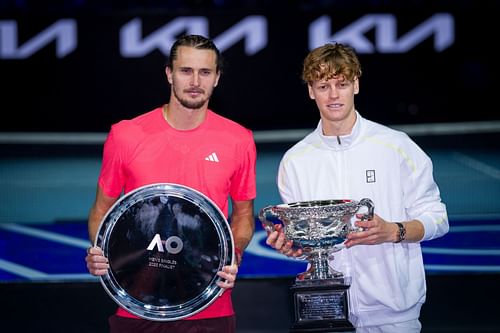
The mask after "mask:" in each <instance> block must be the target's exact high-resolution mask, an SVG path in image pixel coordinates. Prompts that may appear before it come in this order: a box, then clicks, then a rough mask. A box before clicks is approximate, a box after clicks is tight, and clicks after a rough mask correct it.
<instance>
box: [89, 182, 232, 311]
mask: <svg viewBox="0 0 500 333" xmlns="http://www.w3.org/2000/svg"><path fill="white" fill-rule="evenodd" d="M95 245H96V246H98V247H100V248H102V249H103V251H104V255H105V256H106V257H107V258H108V260H109V264H110V268H109V270H108V273H107V274H106V275H104V276H102V277H101V283H102V284H103V286H104V288H105V289H106V291H107V292H108V294H109V295H110V296H111V297H112V298H113V300H114V301H115V302H117V303H118V304H119V305H120V306H121V307H123V308H124V309H126V310H127V311H129V312H131V313H133V314H135V315H137V316H139V317H142V318H145V319H150V320H157V321H168V320H178V319H182V318H185V317H189V316H191V315H193V314H195V313H197V312H199V311H201V310H203V309H204V308H206V307H207V306H208V305H210V304H211V303H212V302H213V301H214V300H215V299H216V298H217V297H218V296H219V295H220V294H221V292H222V291H223V290H222V288H220V287H218V286H217V281H219V280H220V278H219V277H218V276H217V272H218V271H220V270H221V269H222V267H223V266H225V265H231V263H232V262H233V257H234V245H233V239H232V234H231V229H230V227H229V224H228V222H227V220H226V219H225V217H224V215H223V214H222V212H221V211H220V210H219V209H218V207H217V206H216V205H215V204H214V203H213V202H212V201H211V200H210V199H208V198H207V197H206V196H205V195H203V194H202V193H200V192H197V191H195V190H193V189H191V188H189V187H186V186H181V185H177V184H152V185H148V186H144V187H141V188H139V189H137V190H135V191H133V192H130V193H128V194H127V195H125V196H123V197H122V198H121V199H120V200H118V201H117V202H116V203H115V205H113V207H111V209H110V210H109V212H108V213H107V214H106V216H105V217H104V219H103V221H102V223H101V226H100V228H99V231H98V236H97V241H96V244H95Z"/></svg>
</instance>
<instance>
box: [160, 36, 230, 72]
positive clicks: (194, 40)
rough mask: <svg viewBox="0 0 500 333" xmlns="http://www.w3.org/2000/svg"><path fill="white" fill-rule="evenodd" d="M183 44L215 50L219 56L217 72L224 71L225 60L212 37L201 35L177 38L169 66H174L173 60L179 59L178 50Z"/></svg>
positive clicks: (171, 52)
mask: <svg viewBox="0 0 500 333" xmlns="http://www.w3.org/2000/svg"><path fill="white" fill-rule="evenodd" d="M181 46H189V47H193V48H195V49H199V50H212V51H214V52H215V55H216V58H217V59H216V62H217V72H222V63H223V60H222V56H221V54H220V51H219V49H218V48H217V46H216V45H215V43H214V42H213V41H212V40H211V39H209V38H207V37H204V36H200V35H185V36H182V37H180V38H179V39H177V40H176V41H175V43H174V44H173V45H172V48H171V49H170V56H169V57H168V62H167V66H168V67H170V68H173V62H174V60H175V59H177V50H178V49H179V47H181Z"/></svg>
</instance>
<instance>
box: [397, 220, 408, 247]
mask: <svg viewBox="0 0 500 333" xmlns="http://www.w3.org/2000/svg"><path fill="white" fill-rule="evenodd" d="M396 224H397V226H398V228H399V239H398V240H397V241H396V242H395V243H400V242H402V241H404V240H405V239H406V228H405V226H404V225H403V223H401V222H396Z"/></svg>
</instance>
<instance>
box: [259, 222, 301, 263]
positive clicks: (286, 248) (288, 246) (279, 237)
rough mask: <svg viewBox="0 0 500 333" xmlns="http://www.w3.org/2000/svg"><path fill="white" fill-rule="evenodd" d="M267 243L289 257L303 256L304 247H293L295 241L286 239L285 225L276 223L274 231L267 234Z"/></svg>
mask: <svg viewBox="0 0 500 333" xmlns="http://www.w3.org/2000/svg"><path fill="white" fill-rule="evenodd" d="M266 244H267V245H269V246H271V247H272V248H274V249H276V250H277V251H278V252H280V253H282V254H284V255H286V256H288V257H301V256H302V249H300V248H299V249H295V248H293V247H292V246H293V241H291V240H288V241H287V240H286V237H285V233H284V231H283V225H281V224H275V225H274V231H273V232H270V233H269V234H268V235H267V239H266Z"/></svg>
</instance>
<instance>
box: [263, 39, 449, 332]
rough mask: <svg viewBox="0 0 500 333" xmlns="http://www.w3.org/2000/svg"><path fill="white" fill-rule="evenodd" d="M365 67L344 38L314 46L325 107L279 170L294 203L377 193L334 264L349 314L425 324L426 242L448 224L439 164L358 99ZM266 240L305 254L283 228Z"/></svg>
mask: <svg viewBox="0 0 500 333" xmlns="http://www.w3.org/2000/svg"><path fill="white" fill-rule="evenodd" d="M360 77H361V66H360V63H359V60H358V57H357V56H356V53H355V51H354V49H352V48H351V47H349V46H347V45H342V44H339V43H334V44H326V45H324V46H321V47H318V48H316V49H314V50H313V51H311V52H310V53H309V55H308V56H307V57H306V59H305V60H304V66H303V72H302V79H303V80H304V81H305V82H306V83H307V85H308V91H309V96H310V98H311V99H313V100H315V102H316V105H317V107H318V109H319V112H320V121H319V124H318V127H317V128H316V130H314V131H313V132H312V133H310V134H309V135H307V136H306V137H305V138H304V139H302V140H301V141H300V142H298V143H297V144H295V145H294V146H293V147H292V148H290V149H289V150H288V151H287V152H286V153H285V155H284V156H283V158H282V160H281V163H280V167H279V171H278V178H277V182H278V188H279V192H280V195H281V198H282V200H283V201H284V202H285V203H291V202H297V201H311V200H329V199H353V200H360V199H362V198H370V199H371V200H372V201H373V203H374V206H375V215H374V217H373V219H371V220H367V221H361V220H359V221H356V222H355V223H356V225H357V226H359V227H362V228H363V229H364V231H360V232H353V233H350V234H349V235H348V236H347V239H346V241H345V248H344V249H342V250H340V251H339V252H336V253H335V255H334V257H335V260H333V261H331V262H330V265H331V266H332V268H334V269H335V270H337V271H340V272H342V273H344V275H346V276H350V277H351V278H352V284H351V287H350V289H349V304H350V305H349V311H350V314H349V319H350V321H351V322H352V323H353V324H354V326H355V327H356V332H363V333H365V332H370V333H371V332H383V333H389V332H390V333H392V332H394V333H413V332H420V330H421V323H420V321H419V316H420V309H421V307H422V305H423V303H424V302H425V295H426V282H425V270H424V265H423V259H422V250H421V247H420V242H422V241H426V240H431V239H434V238H438V237H441V236H443V235H445V234H446V233H447V232H448V229H449V225H448V217H447V213H446V207H445V205H444V204H443V203H442V202H441V198H440V193H439V189H438V186H437V185H436V183H435V181H434V179H433V171H432V162H431V160H430V158H429V157H428V156H427V155H426V154H425V153H424V152H423V151H422V149H420V148H419V147H418V146H417V145H416V144H415V143H414V142H413V141H412V140H411V139H410V138H409V137H408V136H407V135H406V134H405V133H403V132H399V131H395V130H393V129H390V128H388V127H386V126H383V125H380V124H377V123H375V122H372V121H370V120H367V119H364V118H363V117H361V115H360V114H359V113H358V111H357V110H356V108H355V106H354V96H355V95H356V94H357V93H358V92H359V79H360ZM266 242H267V244H268V245H271V246H272V247H274V248H275V249H277V250H278V251H279V252H281V253H283V254H285V255H288V256H300V255H302V252H301V250H300V249H299V250H296V249H295V248H292V243H291V241H288V240H287V239H286V238H285V236H284V234H283V230H282V229H281V228H277V230H276V231H274V232H272V233H270V234H269V235H268V238H267V241H266Z"/></svg>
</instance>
